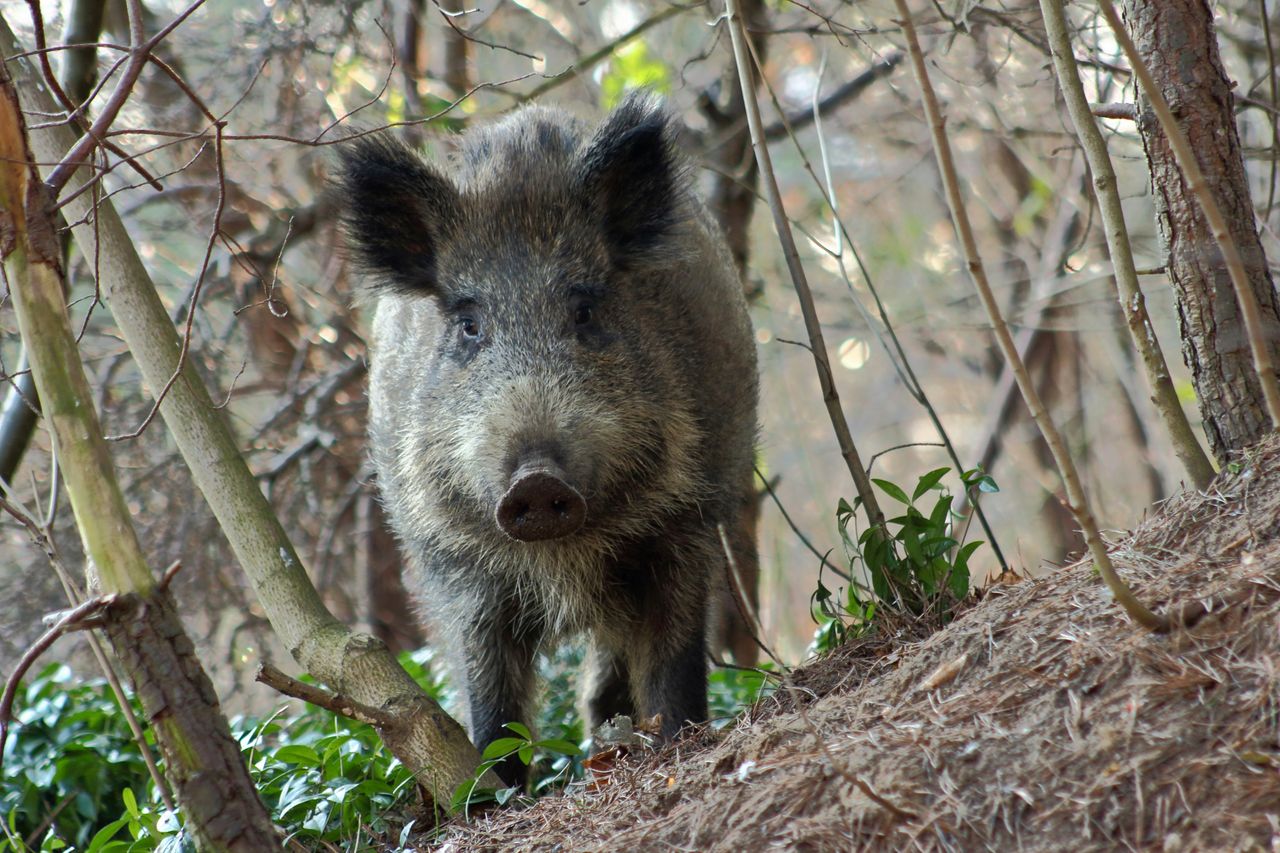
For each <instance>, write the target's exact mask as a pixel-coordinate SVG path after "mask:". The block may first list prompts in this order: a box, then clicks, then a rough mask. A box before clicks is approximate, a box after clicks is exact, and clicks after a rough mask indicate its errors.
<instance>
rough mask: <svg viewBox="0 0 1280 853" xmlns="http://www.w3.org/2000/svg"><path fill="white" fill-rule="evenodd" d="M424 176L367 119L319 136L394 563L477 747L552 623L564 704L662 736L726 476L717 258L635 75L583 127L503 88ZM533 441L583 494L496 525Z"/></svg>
mask: <svg viewBox="0 0 1280 853" xmlns="http://www.w3.org/2000/svg"><path fill="white" fill-rule="evenodd" d="M448 174H449V177H445V175H444V171H443V170H438V169H437V168H436V167H434V166H431V165H428V164H427V163H425V162H424V161H422V160H421V159H420V158H418V157H417V155H415V154H412V153H410V152H408V151H407V150H406V149H404V148H403V147H402V146H400V145H399V144H398V143H395V142H392V141H389V140H387V139H375V140H373V141H368V140H365V141H361V142H359V143H357V144H353V145H350V146H348V147H347V150H346V153H344V155H343V177H342V190H343V192H344V193H345V195H346V201H347V217H346V220H347V228H348V234H349V239H350V241H351V243H352V245H353V248H354V249H355V251H356V253H357V256H358V257H359V258H360V259H361V261H362V262H363V264H364V266H365V267H366V268H367V270H368V272H369V273H370V274H371V275H372V277H373V279H374V280H375V282H376V283H377V286H375V287H374V289H373V293H374V298H375V299H376V312H375V318H374V322H373V335H372V341H371V346H372V356H371V358H372V368H371V377H372V378H371V387H370V404H371V423H370V445H371V448H372V453H373V459H374V462H375V465H376V468H377V472H378V482H379V485H380V488H381V490H382V494H383V499H384V501H385V504H386V507H387V510H388V514H389V516H390V519H391V523H392V525H393V526H394V528H395V531H396V533H397V535H398V537H399V539H400V542H401V543H402V547H403V549H404V551H405V553H406V555H407V558H408V559H407V563H408V569H409V571H408V576H407V579H408V581H409V586H410V588H411V589H412V590H413V592H414V595H415V597H416V599H417V600H418V602H419V603H420V605H421V607H422V609H423V611H424V614H425V616H426V618H427V620H428V621H429V624H430V625H431V627H432V629H433V632H434V636H435V637H436V639H437V641H438V642H440V643H442V644H443V646H444V647H445V648H446V649H447V650H448V655H449V659H450V664H451V667H452V670H453V673H454V678H455V680H456V682H457V683H458V684H459V685H460V687H462V693H463V694H464V696H465V697H466V701H467V704H468V720H469V725H470V731H471V735H472V738H473V740H475V742H476V743H477V744H478V745H480V746H483V745H485V744H487V743H488V742H490V741H491V740H493V739H494V738H495V737H499V736H502V735H503V734H504V732H503V731H502V726H503V725H504V724H505V723H508V722H511V721H521V722H523V723H525V724H529V723H530V721H531V718H532V717H533V712H532V708H531V707H530V704H531V702H532V700H533V697H534V693H535V690H534V686H535V685H534V663H533V656H534V655H535V654H536V653H537V651H538V650H539V649H540V648H542V647H543V645H544V644H545V643H547V642H549V641H552V640H554V639H556V638H560V637H563V636H565V635H569V634H573V633H577V632H587V633H588V634H589V637H590V647H589V652H588V661H587V664H586V668H587V670H588V679H587V680H588V681H589V685H588V686H587V687H586V689H585V705H586V710H587V713H588V722H589V723H590V724H591V725H592V726H594V725H595V724H597V723H599V722H600V721H602V720H603V719H604V718H606V717H608V716H611V715H612V714H614V713H631V714H633V715H639V716H641V717H648V716H652V715H655V714H661V715H662V731H663V734H664V735H667V736H670V735H672V734H674V733H675V732H676V731H677V730H678V729H679V728H680V727H681V726H682V725H684V724H685V723H686V722H688V721H693V722H702V721H704V720H705V719H706V714H707V704H706V634H707V620H708V593H709V589H710V588H711V587H712V586H713V585H714V586H719V585H721V584H723V583H724V582H725V581H724V571H725V569H724V567H725V557H724V554H723V550H722V548H721V544H720V540H719V536H718V533H717V525H718V524H723V525H725V527H726V528H728V529H730V530H732V529H733V526H734V522H735V516H736V514H737V513H738V512H739V511H740V508H741V506H742V505H743V503H744V501H745V500H746V496H745V495H744V494H743V489H744V488H750V482H751V479H750V472H751V465H752V452H753V444H754V440H755V436H756V398H757V378H756V356H755V345H754V338H753V335H752V331H751V325H750V320H749V318H748V316H747V310H746V304H745V301H744V299H743V295H742V289H741V287H740V285H739V281H738V277H737V275H736V273H735V270H734V266H733V262H732V260H731V258H730V256H729V252H728V250H727V248H726V246H725V244H724V241H723V238H722V236H721V234H720V232H719V229H718V228H717V226H716V224H715V223H714V222H713V220H712V219H711V217H710V216H709V214H708V213H707V211H706V209H705V208H704V207H703V205H702V203H701V202H700V201H699V200H698V199H697V198H696V197H695V195H694V194H693V193H692V192H691V191H690V189H689V185H690V183H691V179H690V176H689V174H688V170H687V169H686V167H685V166H684V165H683V160H682V158H681V157H680V155H679V153H678V151H677V148H676V144H675V131H674V129H673V127H672V120H671V119H670V118H669V116H668V115H667V113H666V111H665V109H664V108H663V106H662V105H661V103H660V102H658V101H657V100H656V99H655V98H653V97H652V96H648V95H633V96H630V97H629V98H628V99H626V100H625V101H624V102H623V103H622V104H621V105H620V106H619V107H618V108H617V109H616V110H615V111H614V112H613V113H612V114H611V115H610V116H609V117H608V118H606V119H605V120H604V122H602V123H601V124H600V126H599V127H598V128H596V129H594V131H593V130H592V129H591V128H589V127H588V126H586V125H584V123H583V122H581V121H579V120H578V119H576V118H574V117H572V116H570V115H569V114H568V113H566V112H564V111H562V110H559V109H551V108H547V107H541V106H530V107H525V108H522V109H520V110H518V111H516V112H514V113H512V114H510V115H509V116H507V117H506V118H505V119H503V120H501V121H499V122H497V123H495V124H492V125H490V126H487V127H483V128H479V129H476V130H472V131H470V132H469V133H468V134H466V136H465V137H463V139H462V141H461V145H460V147H459V150H458V152H457V155H456V156H455V157H454V158H453V159H452V161H451V162H450V163H449V168H448ZM584 306H585V308H584ZM584 317H585V318H586V319H585V321H584ZM473 333H474V334H473ZM533 457H537V458H539V459H542V458H546V459H550V460H552V462H551V463H550V464H553V465H554V466H556V467H557V470H559V471H562V473H563V478H564V481H565V482H566V483H568V484H569V485H571V486H572V488H573V489H575V490H576V491H577V492H578V493H580V494H581V496H582V498H583V499H584V500H585V502H586V506H587V509H586V516H585V522H584V523H583V524H582V526H581V528H580V529H578V530H577V531H576V532H573V533H572V534H570V535H565V536H561V537H559V538H551V539H546V540H543V541H519V540H517V539H513V538H511V537H510V536H508V535H506V534H505V533H504V532H503V530H502V529H500V527H499V526H498V524H496V523H495V509H494V508H495V505H497V504H498V503H499V502H500V501H501V500H502V499H503V496H504V493H506V492H507V490H508V488H509V486H510V484H511V481H512V478H513V474H514V472H516V470H517V469H518V468H519V467H520V466H521V465H522V464H523V462H524V461H525V460H527V459H529V458H533ZM738 547H740V548H749V549H751V551H752V553H751V555H750V558H751V559H754V543H740V544H739V545H738ZM501 769H503V770H504V771H505V772H504V775H506V776H507V777H508V779H509V780H515V781H518V780H519V779H521V778H522V770H521V769H520V768H519V767H516V766H508V767H506V768H501Z"/></svg>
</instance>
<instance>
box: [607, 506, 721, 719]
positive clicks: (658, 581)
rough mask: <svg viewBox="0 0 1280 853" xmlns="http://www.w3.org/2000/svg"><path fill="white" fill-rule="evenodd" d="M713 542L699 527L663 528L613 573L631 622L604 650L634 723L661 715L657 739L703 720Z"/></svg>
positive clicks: (715, 560) (715, 563) (715, 555)
mask: <svg viewBox="0 0 1280 853" xmlns="http://www.w3.org/2000/svg"><path fill="white" fill-rule="evenodd" d="M715 536H716V534H715V533H714V532H711V533H710V534H708V533H707V531H706V529H705V526H702V525H699V526H698V527H692V526H691V528H690V529H685V530H681V529H669V530H667V531H664V532H663V534H661V535H660V536H656V537H654V538H652V539H649V540H646V541H645V542H643V543H640V544H639V545H638V546H637V547H634V548H631V549H628V552H627V554H626V556H624V557H623V558H622V559H621V560H620V561H619V563H618V565H617V566H616V567H615V571H616V575H615V577H616V579H617V580H618V581H619V582H620V583H619V586H620V588H621V589H622V590H624V591H625V592H624V595H625V596H626V598H627V599H628V601H627V607H626V609H627V610H628V611H629V614H630V615H631V617H632V618H630V619H626V620H621V624H620V625H619V626H618V628H615V629H614V631H612V632H610V633H612V634H613V636H612V637H611V638H610V639H611V643H610V645H611V646H612V647H613V649H614V650H615V652H616V654H617V655H618V656H619V657H620V658H621V659H622V660H624V661H625V662H626V671H627V675H628V677H629V681H630V684H631V695H632V698H633V699H634V702H635V709H636V711H637V712H638V715H639V717H640V718H641V719H647V718H650V717H653V716H654V715H657V714H661V715H662V729H661V732H662V736H663V737H664V738H670V737H672V736H674V735H675V734H676V733H677V732H678V731H679V730H680V729H681V728H682V727H683V726H685V725H687V724H689V723H705V722H706V721H707V579H708V574H709V572H710V571H713V570H715V569H716V568H718V567H719V565H720V563H719V561H720V560H722V559H723V557H721V556H720V549H719V543H718V539H717V538H714V537H715ZM619 629H620V630H619Z"/></svg>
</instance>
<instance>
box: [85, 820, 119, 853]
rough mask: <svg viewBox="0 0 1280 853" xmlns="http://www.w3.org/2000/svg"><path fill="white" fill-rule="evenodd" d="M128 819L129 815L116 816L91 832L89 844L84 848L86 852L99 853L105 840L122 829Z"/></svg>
mask: <svg viewBox="0 0 1280 853" xmlns="http://www.w3.org/2000/svg"><path fill="white" fill-rule="evenodd" d="M129 820H130V818H129V816H128V815H125V816H124V817H122V818H117V819H116V820H113V821H111V823H109V824H107V825H106V826H104V827H102V829H99V830H98V831H97V832H95V833H94V834H93V838H91V839H90V840H89V846H88V847H86V848H85V849H86V850H87V851H88V853H101V851H102V850H103V849H104V847H105V846H106V844H107V842H109V841H110V840H111V839H112V838H113V837H114V836H115V835H116V833H118V832H119V831H120V830H121V829H123V828H124V826H125V824H127V823H128V822H129Z"/></svg>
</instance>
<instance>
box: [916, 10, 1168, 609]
mask: <svg viewBox="0 0 1280 853" xmlns="http://www.w3.org/2000/svg"><path fill="white" fill-rule="evenodd" d="M1102 2H1106V0H1102ZM894 5H895V6H896V7H897V10H898V15H899V18H900V23H901V24H902V31H903V35H904V36H905V37H906V40H907V51H908V53H910V55H911V65H912V68H913V69H914V71H915V75H916V82H917V83H918V84H919V86H920V94H921V97H922V100H923V102H924V111H925V115H926V117H927V118H928V121H929V130H930V132H931V134H932V137H933V149H934V155H935V156H936V157H937V160H938V171H939V172H940V173H941V176H942V183H943V187H944V188H945V189H946V195H947V206H948V207H949V208H950V210H951V218H952V224H953V225H954V226H955V229H956V234H957V236H958V237H959V239H960V243H961V245H962V247H963V249H964V255H965V259H966V261H967V263H968V267H969V275H970V277H971V278H972V279H973V283H974V285H975V286H976V287H977V289H978V295H979V297H980V298H981V300H982V304H983V307H985V308H986V310H987V316H988V317H989V318H990V320H991V326H992V331H993V332H994V333H995V337H996V341H997V343H998V344H999V345H1000V349H1001V351H1002V352H1003V353H1004V357H1005V360H1006V361H1007V362H1008V364H1009V368H1010V369H1011V370H1012V371H1013V376H1014V379H1015V380H1017V383H1018V388H1019V389H1020V390H1021V391H1022V398H1023V400H1025V401H1026V403H1027V408H1028V409H1030V410H1031V417H1032V419H1034V420H1035V422H1036V426H1038V427H1039V428H1040V433H1041V435H1043V436H1044V439H1045V443H1046V444H1048V445H1049V450H1050V451H1051V452H1052V454H1053V458H1054V461H1055V462H1056V463H1057V466H1058V473H1059V476H1061V477H1062V484H1063V486H1064V488H1065V489H1066V493H1067V500H1068V506H1069V508H1070V509H1071V513H1072V515H1074V516H1075V519H1076V522H1077V523H1078V524H1079V525H1080V527H1081V530H1082V532H1083V533H1084V537H1085V541H1086V542H1088V544H1089V551H1090V553H1091V554H1092V555H1093V559H1094V562H1095V563H1096V564H1097V566H1098V571H1099V572H1100V573H1101V575H1102V579H1103V580H1104V581H1105V582H1106V584H1107V587H1108V588H1109V589H1110V590H1111V594H1112V595H1113V596H1115V599H1116V601H1117V602H1118V603H1119V604H1120V606H1121V607H1123V608H1124V610H1125V612H1126V613H1128V614H1129V616H1130V617H1131V618H1132V619H1133V620H1134V621H1136V622H1138V623H1139V624H1141V625H1143V626H1144V627H1146V628H1149V629H1151V630H1153V631H1163V630H1167V629H1168V627H1169V623H1168V620H1166V619H1163V618H1161V617H1159V616H1157V615H1156V614H1154V613H1152V612H1151V611H1150V610H1148V609H1147V608H1146V606H1145V605H1143V604H1142V602H1140V601H1139V600H1138V599H1137V597H1136V596H1134V594H1133V592H1132V590H1130V589H1129V587H1128V585H1127V584H1125V582H1124V581H1123V580H1122V579H1121V578H1120V576H1119V575H1117V574H1116V571H1115V567H1114V566H1113V565H1112V563H1111V556H1110V555H1109V554H1108V553H1107V546H1106V543H1104V542H1103V541H1102V534H1101V533H1100V532H1099V530H1098V524H1097V522H1096V521H1095V520H1094V517H1093V511H1092V510H1091V509H1090V507H1089V501H1088V497H1087V495H1086V494H1085V492H1084V488H1083V486H1082V485H1081V483H1080V474H1079V472H1078V471H1077V470H1076V466H1075V462H1074V461H1072V459H1071V455H1070V454H1069V453H1068V452H1067V448H1066V445H1065V443H1064V442H1063V440H1062V434H1061V433H1059V432H1058V429H1057V427H1055V426H1054V425H1053V421H1052V420H1050V418H1049V413H1048V412H1047V411H1046V410H1045V407H1044V403H1043V402H1042V401H1041V399H1040V394H1039V393H1038V392H1037V391H1036V388H1035V385H1034V384H1033V383H1032V382H1031V377H1030V376H1029V375H1028V374H1027V368H1026V365H1025V364H1023V363H1022V360H1021V359H1019V358H1018V350H1017V346H1016V345H1015V344H1014V341H1013V336H1012V335H1011V334H1010V333H1009V326H1008V325H1007V324H1006V323H1005V321H1004V317H1003V316H1002V315H1001V312H1000V305H999V303H998V302H997V301H996V297H995V294H994V293H993V292H992V290H991V284H990V282H988V281H987V274H986V270H985V268H984V267H983V265H982V258H981V256H980V255H979V254H978V244H977V241H976V240H975V239H974V235H973V227H972V225H971V224H970V222H969V214H968V211H967V210H966V208H965V206H964V199H963V197H962V196H961V195H960V178H959V176H958V175H957V173H956V166H955V161H954V160H953V159H952V156H951V145H950V142H948V140H947V134H946V129H945V127H944V120H943V117H942V109H941V107H939V105H938V98H937V95H936V94H935V93H934V91H933V85H932V84H931V83H930V82H929V72H928V71H927V70H926V68H925V64H924V53H923V52H922V51H921V50H920V42H919V40H918V39H917V38H916V30H915V25H914V23H913V22H912V20H911V12H910V10H908V9H907V4H906V0H894Z"/></svg>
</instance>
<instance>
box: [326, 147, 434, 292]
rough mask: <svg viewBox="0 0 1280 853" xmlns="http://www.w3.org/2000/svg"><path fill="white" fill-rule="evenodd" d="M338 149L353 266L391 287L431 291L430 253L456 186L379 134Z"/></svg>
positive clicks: (339, 177)
mask: <svg viewBox="0 0 1280 853" xmlns="http://www.w3.org/2000/svg"><path fill="white" fill-rule="evenodd" d="M338 150H339V171H338V178H337V184H338V188H339V191H340V193H341V195H342V202H343V213H342V222H343V226H344V227H345V229H346V233H347V242H348V245H350V247H351V249H352V250H353V252H354V253H355V255H356V258H357V259H358V261H359V263H360V265H361V266H362V267H364V268H365V269H366V270H367V271H368V272H370V273H371V274H373V275H374V276H375V278H376V279H378V280H380V283H381V284H383V285H385V286H390V287H391V288H393V289H395V290H397V291H401V292H406V293H414V292H417V293H421V292H424V291H425V292H432V291H434V290H435V289H436V287H437V285H438V281H437V270H436V259H437V254H438V252H439V250H440V245H441V242H442V240H443V239H445V238H446V237H447V235H448V231H449V230H450V223H451V222H453V220H454V219H455V218H456V215H457V208H458V200H459V197H458V191H457V189H456V188H455V187H454V186H453V184H451V183H450V182H449V180H448V179H447V178H445V177H444V176H443V175H440V174H439V173H438V172H436V171H435V170H434V169H432V168H431V167H430V166H429V165H427V163H426V162H424V161H423V160H422V158H421V157H419V156H418V155H417V154H415V153H414V152H413V151H411V150H409V149H408V148H407V147H405V146H404V145H403V144H402V143H400V142H398V141H396V140H394V139H393V138H391V137H390V136H389V135H387V134H385V133H383V134H375V135H369V136H361V137H359V138H357V139H354V140H352V141H350V142H348V143H346V144H344V145H341V146H339V148H338Z"/></svg>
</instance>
